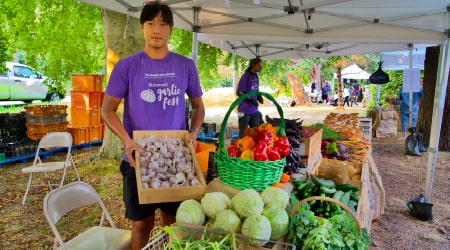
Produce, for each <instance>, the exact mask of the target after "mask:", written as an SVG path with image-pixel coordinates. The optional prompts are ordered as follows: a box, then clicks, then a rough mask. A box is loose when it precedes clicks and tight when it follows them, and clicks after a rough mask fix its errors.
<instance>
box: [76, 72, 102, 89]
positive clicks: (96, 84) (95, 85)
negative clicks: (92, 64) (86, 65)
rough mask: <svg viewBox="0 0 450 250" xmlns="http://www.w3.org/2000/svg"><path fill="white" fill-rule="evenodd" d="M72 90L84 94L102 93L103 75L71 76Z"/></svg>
mask: <svg viewBox="0 0 450 250" xmlns="http://www.w3.org/2000/svg"><path fill="white" fill-rule="evenodd" d="M72 90H73V91H86V92H102V91H103V75H98V74H72Z"/></svg>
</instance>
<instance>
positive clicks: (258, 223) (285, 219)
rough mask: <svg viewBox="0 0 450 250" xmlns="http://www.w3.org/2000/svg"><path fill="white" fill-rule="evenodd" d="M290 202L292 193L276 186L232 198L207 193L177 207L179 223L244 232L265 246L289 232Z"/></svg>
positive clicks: (246, 235) (245, 191) (223, 230)
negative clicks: (198, 199)
mask: <svg viewBox="0 0 450 250" xmlns="http://www.w3.org/2000/svg"><path fill="white" fill-rule="evenodd" d="M213 202H214V204H212V203H213ZM288 204H289V194H288V193H287V192H286V191H285V190H284V189H280V188H276V187H267V188H266V189H265V190H263V191H262V192H261V193H258V192H257V191H255V190H253V189H246V190H242V191H240V192H239V193H237V194H236V195H235V196H233V197H232V198H231V199H230V198H229V197H228V196H227V195H226V194H224V193H222V192H212V193H206V194H205V195H204V197H203V198H202V199H201V200H200V201H197V200H193V199H190V200H186V201H183V202H182V203H181V204H180V207H179V208H178V210H177V214H176V222H177V224H178V225H183V224H191V225H192V224H194V225H198V226H206V227H207V228H212V229H214V230H220V231H221V232H224V233H226V234H234V233H236V234H241V235H242V236H244V237H246V238H247V239H248V243H249V244H251V245H255V246H263V245H265V244H266V243H267V242H268V241H269V240H278V239H279V238H281V237H283V236H285V235H286V234H287V232H288V226H289V216H288V213H287V211H286V206H287V205H288Z"/></svg>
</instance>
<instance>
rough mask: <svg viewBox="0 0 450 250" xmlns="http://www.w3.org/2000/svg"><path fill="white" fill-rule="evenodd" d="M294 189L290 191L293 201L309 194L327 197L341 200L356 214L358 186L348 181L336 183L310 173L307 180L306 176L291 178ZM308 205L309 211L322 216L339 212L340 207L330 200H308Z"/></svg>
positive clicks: (330, 215)
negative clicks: (309, 177) (309, 178)
mask: <svg viewBox="0 0 450 250" xmlns="http://www.w3.org/2000/svg"><path fill="white" fill-rule="evenodd" d="M292 183H293V184H294V189H293V191H292V192H291V196H292V199H293V201H294V202H293V203H294V204H295V203H296V202H295V201H300V200H303V199H305V198H308V197H311V196H321V197H329V198H333V199H335V200H338V201H340V202H342V203H343V204H344V205H346V206H347V207H349V208H350V209H351V211H352V212H353V213H354V214H356V211H357V209H358V201H359V199H360V197H359V195H358V193H357V192H358V191H359V188H358V187H355V186H353V185H352V184H350V183H346V184H341V185H336V184H335V183H334V181H333V180H326V179H321V178H317V177H316V176H314V175H311V180H310V181H308V180H307V178H306V177H303V178H297V179H293V180H292ZM309 206H310V209H311V211H314V213H315V214H316V215H317V216H320V217H323V218H330V217H332V216H333V215H334V214H336V213H341V212H342V209H341V207H339V206H336V205H334V204H331V203H330V202H322V201H316V200H313V201H310V202H309Z"/></svg>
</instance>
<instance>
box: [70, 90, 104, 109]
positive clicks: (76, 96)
mask: <svg viewBox="0 0 450 250" xmlns="http://www.w3.org/2000/svg"><path fill="white" fill-rule="evenodd" d="M104 95H105V94H104V93H103V92H81V91H71V92H70V101H71V107H72V108H76V109H90V110H92V109H100V107H101V105H102V101H103V96H104Z"/></svg>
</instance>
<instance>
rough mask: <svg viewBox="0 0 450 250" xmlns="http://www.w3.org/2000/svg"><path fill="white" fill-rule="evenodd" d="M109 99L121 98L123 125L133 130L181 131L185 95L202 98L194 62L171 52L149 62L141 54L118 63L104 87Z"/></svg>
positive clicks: (150, 59)
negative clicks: (122, 102) (162, 57)
mask: <svg viewBox="0 0 450 250" xmlns="http://www.w3.org/2000/svg"><path fill="white" fill-rule="evenodd" d="M105 92H106V93H107V94H108V95H111V96H114V97H117V98H124V115H123V124H124V127H125V130H126V131H127V132H128V134H129V135H130V136H132V133H133V130H184V129H186V121H185V118H186V117H185V114H186V113H185V112H186V111H185V109H186V102H185V94H186V95H187V96H188V97H190V98H196V97H200V96H202V95H203V92H202V88H201V86H200V81H199V78H198V73H197V69H196V67H195V64H194V62H193V61H192V60H191V59H188V58H186V57H184V56H181V55H178V54H176V53H172V52H170V53H169V54H168V55H167V56H166V57H165V58H164V59H152V58H150V57H149V56H148V55H147V54H145V52H144V51H141V52H138V53H136V54H133V55H131V56H129V57H126V58H124V59H121V60H119V61H118V62H117V64H116V66H115V67H114V69H113V71H112V72H111V77H110V79H109V82H108V86H107V87H106V90H105Z"/></svg>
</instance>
